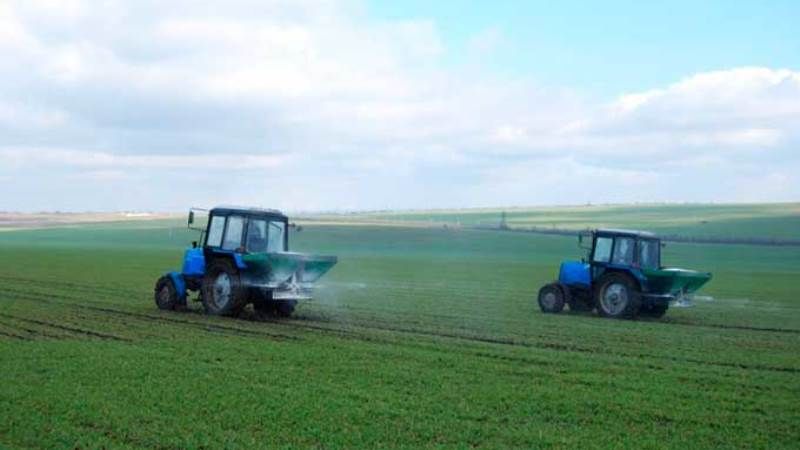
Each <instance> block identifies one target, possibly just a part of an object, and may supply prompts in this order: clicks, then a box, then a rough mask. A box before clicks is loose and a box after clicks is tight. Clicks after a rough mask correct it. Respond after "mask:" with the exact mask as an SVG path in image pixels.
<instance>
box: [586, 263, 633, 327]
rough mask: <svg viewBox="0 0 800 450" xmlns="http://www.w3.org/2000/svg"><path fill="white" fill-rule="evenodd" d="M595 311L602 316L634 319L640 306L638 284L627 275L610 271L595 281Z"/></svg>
mask: <svg viewBox="0 0 800 450" xmlns="http://www.w3.org/2000/svg"><path fill="white" fill-rule="evenodd" d="M594 299H595V301H594V302H595V306H597V312H598V313H600V315H601V316H603V317H611V318H614V319H634V318H636V316H637V315H639V310H640V309H641V306H642V294H641V292H640V291H639V285H638V283H636V281H635V280H634V279H633V278H631V277H630V276H629V275H627V274H624V273H620V272H610V273H607V274H605V275H603V276H602V277H600V279H599V280H598V281H597V284H596V287H595V291H594Z"/></svg>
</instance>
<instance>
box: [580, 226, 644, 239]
mask: <svg viewBox="0 0 800 450" xmlns="http://www.w3.org/2000/svg"><path fill="white" fill-rule="evenodd" d="M594 231H595V233H597V234H604V235H613V236H630V237H641V238H657V237H658V236H656V235H655V234H654V233H651V232H649V231H639V230H622V229H618V228H598V229H596V230H594Z"/></svg>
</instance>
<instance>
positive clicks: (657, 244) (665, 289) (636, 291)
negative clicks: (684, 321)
mask: <svg viewBox="0 0 800 450" xmlns="http://www.w3.org/2000/svg"><path fill="white" fill-rule="evenodd" d="M587 237H588V238H589V239H590V240H591V246H590V247H584V245H583V243H584V241H585V240H586V238H587ZM579 245H580V246H581V248H584V249H585V250H587V251H588V261H586V260H581V261H566V262H563V263H562V264H561V268H560V270H559V275H558V281H554V282H552V283H549V284H546V285H545V286H543V287H542V288H541V289H540V290H539V296H538V302H539V307H540V308H541V310H542V312H545V313H558V312H561V311H562V310H563V309H564V305H567V306H569V309H570V310H573V311H591V310H593V309H597V312H598V313H599V314H600V315H601V316H604V317H612V318H627V319H632V318H636V317H637V316H638V315H639V314H643V315H648V316H652V317H661V316H663V315H664V314H665V313H666V312H667V309H669V305H670V303H674V304H678V305H681V306H686V305H689V304H691V299H692V295H693V294H694V292H696V291H697V290H698V289H700V287H701V286H703V285H704V284H706V283H707V282H708V281H709V280H710V279H711V274H710V273H707V272H697V271H693V270H685V269H676V268H666V267H662V266H661V247H662V246H663V244H662V243H661V240H660V239H659V238H658V237H657V236H656V235H654V234H653V233H648V232H645V231H630V230H614V229H598V230H594V231H590V232H589V233H588V235H587V234H581V235H580V236H579Z"/></svg>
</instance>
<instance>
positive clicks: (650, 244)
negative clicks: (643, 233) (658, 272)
mask: <svg viewBox="0 0 800 450" xmlns="http://www.w3.org/2000/svg"><path fill="white" fill-rule="evenodd" d="M660 251H661V244H660V243H659V241H656V240H653V239H645V240H641V241H639V265H640V266H641V267H642V268H643V269H659V268H660V266H661V262H660V255H659V252H660Z"/></svg>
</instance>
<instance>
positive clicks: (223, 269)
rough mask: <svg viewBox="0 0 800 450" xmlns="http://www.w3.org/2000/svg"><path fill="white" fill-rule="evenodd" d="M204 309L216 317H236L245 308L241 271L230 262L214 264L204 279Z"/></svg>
mask: <svg viewBox="0 0 800 450" xmlns="http://www.w3.org/2000/svg"><path fill="white" fill-rule="evenodd" d="M202 293H203V307H204V308H205V310H206V313H208V314H213V315H215V316H236V315H238V314H239V313H240V312H241V311H242V308H244V306H245V289H244V287H243V286H242V281H241V279H240V278H239V271H238V270H237V269H236V268H235V267H234V266H233V264H232V263H231V262H230V261H228V260H224V259H223V260H217V261H214V262H212V263H211V264H210V265H209V267H208V269H207V270H206V275H205V277H203V287H202Z"/></svg>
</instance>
